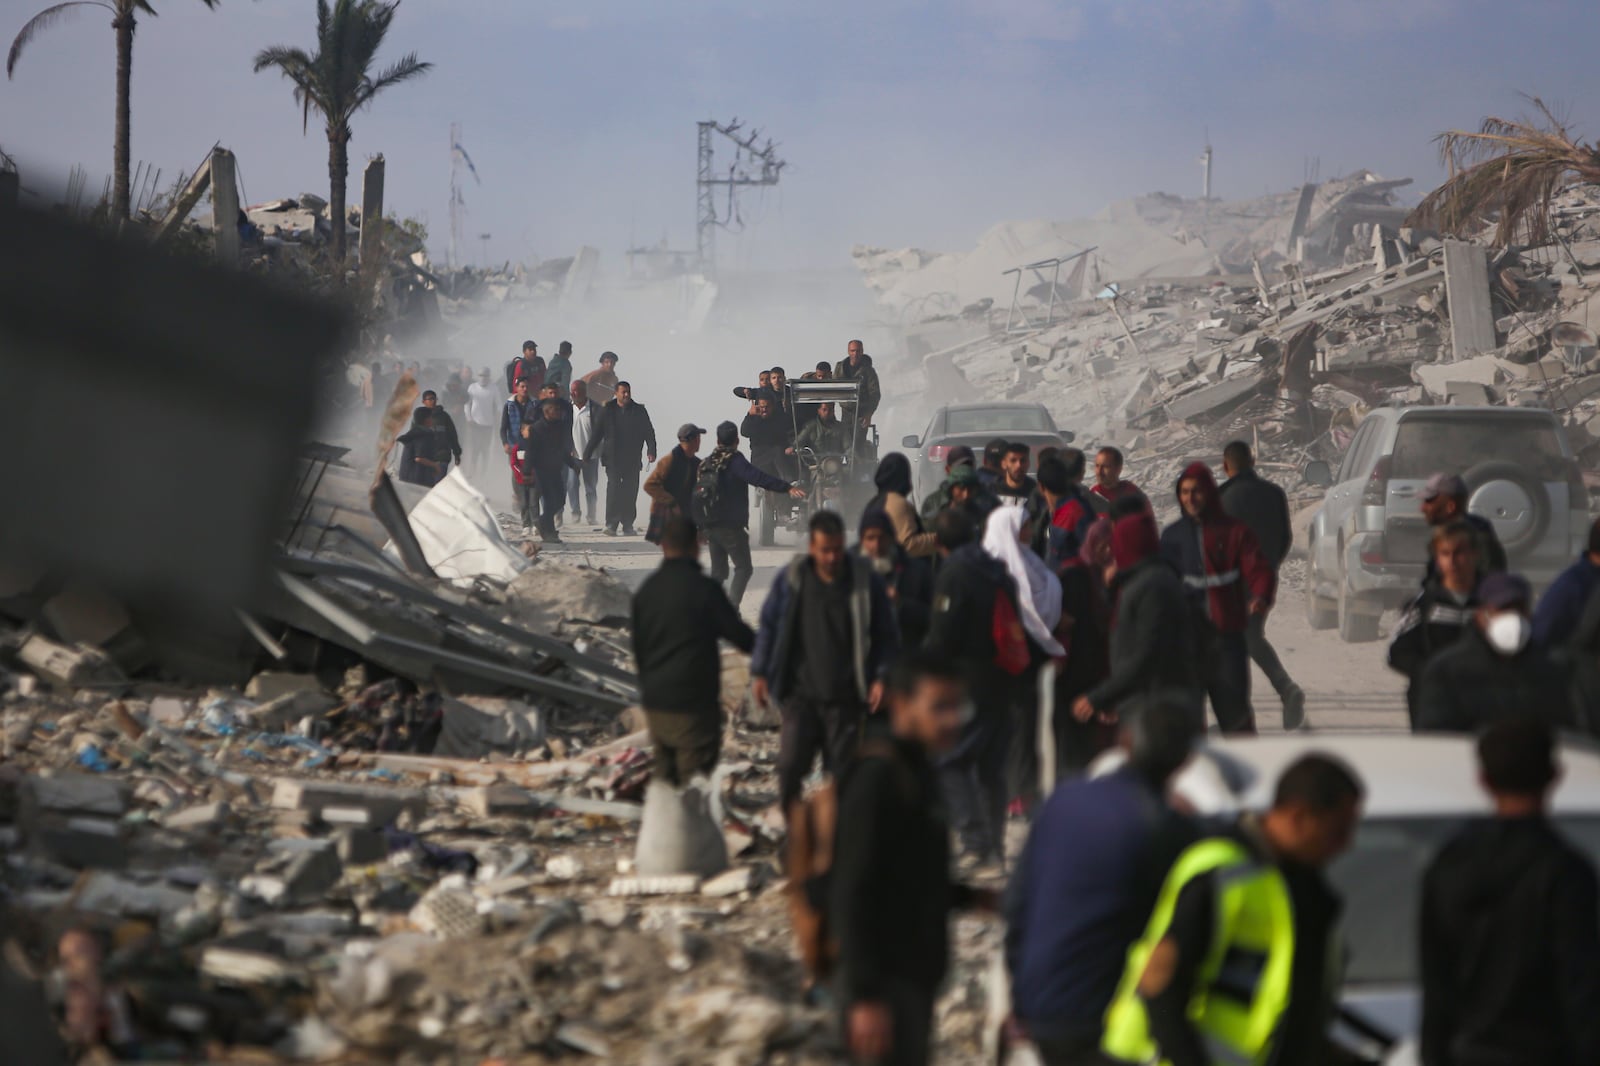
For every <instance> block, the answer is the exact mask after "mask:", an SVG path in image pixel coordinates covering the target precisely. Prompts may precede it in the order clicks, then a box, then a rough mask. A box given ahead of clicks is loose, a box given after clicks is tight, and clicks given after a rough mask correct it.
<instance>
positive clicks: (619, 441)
mask: <svg viewBox="0 0 1600 1066" xmlns="http://www.w3.org/2000/svg"><path fill="white" fill-rule="evenodd" d="M613 358H615V357H613ZM641 450H642V451H643V452H644V453H645V461H646V462H650V463H654V462H655V461H656V427H655V426H654V425H653V424H652V423H651V421H650V412H649V411H646V410H645V409H644V405H643V404H638V403H634V402H633V386H632V385H630V384H628V383H627V382H626V381H619V382H617V384H616V396H615V397H613V398H612V399H611V400H610V401H609V402H608V403H607V404H606V405H605V406H604V407H602V408H601V409H600V414H599V416H598V417H597V418H596V419H595V427H594V435H593V436H591V437H590V438H589V446H588V447H587V448H585V449H584V451H583V458H584V460H585V461H587V460H588V459H589V458H590V457H591V456H593V455H594V454H595V453H596V452H599V454H600V462H601V464H602V465H603V466H604V467H605V468H606V530H605V532H606V536H608V537H614V536H616V535H617V529H618V527H621V529H622V534H623V536H627V537H631V536H633V535H634V534H635V533H637V532H638V531H637V530H636V529H634V528H633V522H634V519H635V518H637V517H638V514H639V471H640V470H642V469H644V464H643V463H641V462H640V461H639V452H640V451H641Z"/></svg>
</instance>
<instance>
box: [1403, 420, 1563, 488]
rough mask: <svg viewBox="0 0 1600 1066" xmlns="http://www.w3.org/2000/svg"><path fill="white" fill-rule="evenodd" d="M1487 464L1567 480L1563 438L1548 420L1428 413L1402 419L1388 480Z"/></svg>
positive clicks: (1543, 478)
mask: <svg viewBox="0 0 1600 1066" xmlns="http://www.w3.org/2000/svg"><path fill="white" fill-rule="evenodd" d="M1485 461H1496V462H1509V463H1515V464H1516V465H1517V466H1520V467H1522V468H1523V469H1525V470H1526V471H1528V474H1529V475H1530V476H1531V477H1534V478H1537V479H1538V480H1540V481H1561V480H1563V479H1564V478H1565V477H1566V472H1565V471H1566V460H1565V457H1564V456H1563V455H1562V454H1561V438H1560V437H1559V436H1557V434H1556V426H1555V423H1553V422H1551V421H1550V420H1549V419H1548V418H1543V417H1538V416H1530V417H1526V418H1506V417H1503V416H1495V417H1488V418H1462V417H1459V416H1454V417H1452V416H1448V415H1429V414H1412V415H1407V416H1406V417H1405V418H1404V419H1402V420H1401V422H1400V429H1399V432H1398V433H1396V435H1395V439H1394V454H1393V456H1392V457H1391V458H1390V460H1389V476H1390V477H1391V478H1403V479H1413V478H1414V479H1417V480H1421V479H1423V478H1426V477H1428V476H1429V475H1430V474H1434V473H1437V472H1439V471H1441V470H1442V471H1445V472H1447V473H1453V474H1465V473H1466V472H1467V471H1468V470H1469V469H1470V468H1472V467H1473V466H1475V465H1477V464H1478V463H1481V462H1485Z"/></svg>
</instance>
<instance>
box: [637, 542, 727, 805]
mask: <svg viewBox="0 0 1600 1066" xmlns="http://www.w3.org/2000/svg"><path fill="white" fill-rule="evenodd" d="M699 551H700V545H699V542H698V540H697V539H696V534H695V528H694V524H693V523H692V522H690V521H689V520H688V519H687V518H685V517H683V516H681V515H680V516H676V517H673V518H670V519H668V520H667V523H666V525H665V526H663V527H662V530H661V555H662V561H661V566H660V567H659V568H658V569H657V570H656V572H655V573H653V574H651V575H650V576H649V577H647V578H646V579H645V581H644V584H642V585H640V586H639V591H638V592H637V593H635V594H634V597H633V657H634V661H635V662H637V663H638V665H639V700H640V703H641V704H642V705H643V707H644V717H645V723H646V725H647V726H648V728H649V730H650V741H651V743H652V744H653V745H654V746H655V766H654V770H653V773H654V774H655V775H656V776H658V777H660V778H661V779H663V780H664V781H666V782H667V783H668V784H670V785H672V786H673V787H674V788H680V787H682V786H683V785H686V784H688V783H689V779H690V778H692V777H694V776H695V775H696V774H710V773H711V771H712V770H713V769H715V768H716V765H717V756H718V753H719V752H721V750H722V658H721V654H720V652H719V651H718V647H717V642H718V641H719V640H725V641H727V642H728V643H729V644H732V645H733V646H734V647H736V648H738V649H739V650H740V651H742V652H747V653H748V652H749V651H750V650H751V649H752V648H753V647H755V639H756V637H755V633H754V632H752V631H751V629H750V627H749V626H747V625H745V624H744V621H743V620H742V619H741V618H740V617H739V612H738V611H736V610H734V609H733V607H732V606H731V605H730V604H729V603H728V600H727V597H725V596H724V595H723V594H722V589H721V588H720V587H719V586H718V585H717V583H716V582H714V581H712V580H711V579H709V578H707V577H706V576H705V575H704V574H702V573H701V572H700V562H699V560H698V559H697V558H696V556H697V555H698V554H699Z"/></svg>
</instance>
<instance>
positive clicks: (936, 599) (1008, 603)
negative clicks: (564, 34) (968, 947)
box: [923, 507, 1028, 865]
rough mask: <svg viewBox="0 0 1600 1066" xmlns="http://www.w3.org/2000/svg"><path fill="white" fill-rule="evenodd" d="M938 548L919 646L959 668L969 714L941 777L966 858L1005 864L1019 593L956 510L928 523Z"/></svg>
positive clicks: (1019, 659) (1023, 662)
mask: <svg viewBox="0 0 1600 1066" xmlns="http://www.w3.org/2000/svg"><path fill="white" fill-rule="evenodd" d="M933 530H934V536H935V537H936V538H937V539H938V542H939V557H940V559H941V562H940V564H939V572H938V575H937V577H936V578H935V579H934V586H933V613H932V615H931V617H930V619H929V623H928V636H927V639H926V640H925V641H924V643H923V647H924V648H925V649H926V650H927V651H928V653H929V654H931V655H933V656H935V657H936V658H938V659H939V661H941V662H947V663H951V664H953V665H955V666H956V667H958V668H959V669H960V670H961V672H962V676H963V677H965V678H966V681H967V690H968V691H969V692H970V693H971V694H972V702H973V707H974V712H973V715H972V718H971V719H970V720H969V721H968V722H967V724H966V725H965V726H964V727H963V729H962V731H961V738H960V740H958V741H957V742H956V744H955V746H954V747H953V748H952V749H951V750H950V751H949V752H948V753H947V754H946V755H945V757H944V758H943V759H941V760H940V763H939V776H940V779H941V780H942V782H943V784H944V794H945V798H946V799H947V800H948V801H949V804H950V807H951V816H952V818H953V820H954V822H955V830H956V835H957V838H958V840H959V841H960V844H961V851H962V853H963V855H966V856H970V857H971V858H972V859H973V860H974V861H976V862H978V863H980V864H985V865H988V864H994V865H998V864H1000V863H1002V862H1004V860H1005V817H1006V799H1007V796H1006V752H1007V750H1008V746H1009V745H1010V742H1011V698H1012V693H1013V690H1014V689H1015V688H1016V681H1017V677H1018V676H1019V675H1020V674H1021V673H1022V672H1023V671H1024V670H1026V669H1027V666H1028V646H1027V638H1026V637H1025V636H1024V635H1023V629H1022V622H1021V614H1020V612H1019V610H1018V607H1017V589H1016V584H1015V583H1014V582H1013V581H1012V579H1011V575H1010V572H1009V571H1007V570H1006V565H1005V563H1003V562H1001V561H1000V560H999V559H996V558H994V557H993V556H991V555H989V554H988V553H987V552H985V551H984V550H983V547H982V545H980V544H979V543H978V531H977V527H976V526H975V525H973V522H972V519H971V517H970V516H969V515H968V514H967V513H966V512H965V511H963V510H961V509H959V508H957V507H948V508H946V509H945V510H943V511H941V512H939V516H938V517H937V518H935V519H934V521H933Z"/></svg>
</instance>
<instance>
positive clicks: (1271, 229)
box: [855, 171, 1600, 484]
mask: <svg viewBox="0 0 1600 1066" xmlns="http://www.w3.org/2000/svg"><path fill="white" fill-rule="evenodd" d="M1405 184H1407V182H1405V181H1389V180H1383V179H1380V178H1379V177H1377V176H1376V175H1374V174H1371V173H1370V172H1365V171H1362V172H1358V173H1356V174H1354V175H1351V176H1349V177H1346V178H1342V179H1338V180H1336V181H1330V182H1327V183H1324V184H1322V185H1311V184H1308V185H1306V186H1303V187H1302V188H1301V189H1299V190H1297V191H1295V192H1290V193H1284V194H1281V195H1276V196H1268V197H1264V198H1261V199H1257V200H1251V201H1246V202H1242V203H1221V202H1217V201H1199V200H1181V199H1179V198H1176V197H1172V196H1166V195H1154V196H1147V197H1144V198H1141V199H1138V200H1134V201H1129V202H1126V203H1122V204H1117V205H1113V206H1112V207H1110V208H1107V209H1106V210H1105V211H1104V212H1102V213H1101V214H1100V215H1097V216H1095V217H1094V218H1092V219H1089V220H1087V221H1085V222H1081V223H1020V224H1008V225H1004V226H1000V227H996V228H995V229H993V230H991V231H989V233H988V234H986V235H985V236H984V238H983V239H982V240H981V241H980V242H979V245H978V247H977V248H976V249H975V250H974V251H972V252H970V253H967V254H966V255H950V254H930V253H926V252H920V251H915V250H907V251H900V252H888V251H884V250H881V249H864V248H858V249H857V250H856V253H855V254H856V261H857V264H858V266H859V268H860V269H861V271H862V274H863V278H864V280H865V282H866V284H867V286H868V287H869V288H870V289H871V290H872V291H873V292H874V293H875V294H877V296H878V298H879V300H880V301H881V302H883V303H884V304H885V305H887V307H889V308H890V309H891V310H892V311H893V312H894V313H896V314H897V315H899V317H900V321H901V329H902V332H903V335H904V336H905V340H906V349H907V352H908V354H909V356H910V358H911V363H910V369H912V370H920V371H921V372H922V378H923V381H924V391H923V392H922V393H921V394H918V395H915V396H912V397H901V398H900V405H901V407H902V408H903V409H904V410H906V411H914V410H925V409H927V408H931V407H933V406H936V405H938V404H941V403H947V402H953V401H956V400H958V399H970V398H973V396H974V394H976V395H978V396H987V397H991V398H1004V397H1013V398H1014V397H1021V396H1027V397H1028V398H1030V399H1038V400H1040V401H1041V402H1043V403H1045V404H1046V405H1047V406H1048V407H1050V409H1051V411H1052V413H1053V415H1054V416H1055V419H1056V422H1057V424H1058V425H1061V426H1062V427H1070V428H1071V429H1073V430H1074V431H1075V432H1076V433H1077V436H1078V441H1079V443H1080V444H1085V445H1088V444H1094V443H1108V444H1110V443H1115V444H1118V445H1120V446H1123V447H1124V450H1125V451H1127V452H1128V453H1129V459H1130V462H1131V463H1132V464H1134V466H1135V467H1136V468H1137V469H1139V470H1140V472H1141V475H1142V477H1143V478H1144V479H1145V480H1148V481H1150V482H1151V483H1153V484H1164V483H1166V482H1167V481H1168V476H1167V475H1169V474H1171V475H1173V476H1175V475H1176V472H1177V470H1178V469H1179V468H1180V467H1181V465H1182V464H1183V462H1184V461H1185V460H1186V459H1188V458H1191V457H1205V456H1211V457H1214V456H1215V455H1216V454H1217V453H1219V452H1220V449H1221V446H1222V445H1223V444H1224V443H1226V442H1227V441H1228V440H1231V439H1234V438H1243V439H1245V440H1248V441H1251V442H1252V443H1254V444H1255V445H1256V446H1257V449H1258V451H1259V452H1261V453H1262V455H1263V457H1264V459H1265V460H1266V461H1267V462H1268V463H1269V464H1277V465H1279V466H1280V476H1281V473H1282V472H1283V471H1293V472H1295V478H1297V477H1298V470H1299V468H1300V467H1301V466H1302V465H1303V463H1304V461H1305V460H1307V459H1310V458H1332V457H1334V456H1337V455H1339V454H1341V453H1342V451H1343V449H1344V447H1345V445H1346V444H1348V442H1349V440H1350V438H1351V436H1352V435H1353V430H1354V427H1355V426H1356V424H1358V423H1359V421H1360V419H1361V417H1362V415H1363V414H1364V413H1365V411H1366V410H1368V409H1370V408H1371V407H1373V406H1378V405H1384V404H1394V403H1410V404H1433V403H1455V404H1513V405H1523V406H1538V407H1547V408H1550V409H1552V410H1554V411H1556V412H1557V413H1558V414H1559V415H1560V416H1561V417H1562V419H1563V421H1564V422H1565V424H1566V426H1567V428H1568V434H1569V438H1570V441H1571V444H1572V447H1573V450H1574V451H1575V452H1577V453H1579V455H1580V458H1581V459H1582V460H1583V461H1584V465H1585V466H1586V467H1589V468H1594V467H1596V465H1597V464H1600V419H1597V418H1596V414H1597V406H1596V399H1595V398H1596V397H1597V396H1600V360H1597V358H1596V354H1597V353H1596V333H1595V330H1596V328H1597V327H1600V302H1597V301H1596V296H1597V294H1600V278H1597V277H1596V276H1595V273H1596V268H1597V267H1600V242H1597V238H1600V187H1597V186H1575V187H1572V188H1569V189H1567V190H1565V191H1564V192H1563V193H1562V194H1561V195H1560V196H1559V197H1558V198H1557V199H1556V201H1555V203H1554V205H1553V222H1554V225H1553V233H1554V240H1553V241H1552V242H1551V243H1550V244H1548V245H1544V246H1540V247H1513V248H1509V249H1504V250H1491V249H1490V248H1488V247H1487V246H1486V245H1484V244H1479V243H1475V242H1472V241H1460V240H1450V239H1446V238H1444V237H1442V236H1441V235H1440V234H1437V233H1433V232H1428V231H1426V230H1422V229H1419V228H1415V227H1411V226H1408V225H1407V224H1406V221H1407V209H1406V208H1405V207H1403V206H1401V205H1399V204H1397V203H1396V202H1395V196H1394V193H1395V190H1396V189H1398V188H1400V187H1402V186H1404V185H1405ZM1291 480H1293V479H1291Z"/></svg>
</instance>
